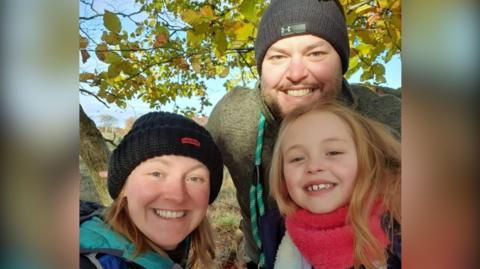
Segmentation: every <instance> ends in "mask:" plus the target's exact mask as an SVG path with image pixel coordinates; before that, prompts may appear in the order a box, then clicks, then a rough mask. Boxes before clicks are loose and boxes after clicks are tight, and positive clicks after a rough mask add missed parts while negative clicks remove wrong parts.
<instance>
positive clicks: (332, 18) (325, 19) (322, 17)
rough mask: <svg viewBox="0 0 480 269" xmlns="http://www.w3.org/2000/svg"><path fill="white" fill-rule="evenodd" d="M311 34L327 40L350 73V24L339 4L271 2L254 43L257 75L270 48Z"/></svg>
mask: <svg viewBox="0 0 480 269" xmlns="http://www.w3.org/2000/svg"><path fill="white" fill-rule="evenodd" d="M301 34H312V35H315V36H319V37H321V38H323V39H325V40H327V41H328V42H329V43H330V44H331V45H332V46H333V48H334V49H335V50H336V51H337V53H338V55H339V56H340V59H341V61H342V71H343V73H344V74H345V72H346V71H347V70H348V60H349V55H350V46H349V43H348V33H347V24H346V21H345V15H344V13H343V9H342V6H341V5H340V3H339V2H338V0H272V2H271V4H270V6H268V8H267V9H266V10H265V13H264V14H263V16H262V19H261V20H260V24H259V27H258V33H257V38H256V40H255V60H256V63H257V70H258V73H259V74H260V75H261V74H262V62H263V58H264V57H265V53H266V52H267V50H268V48H269V47H270V46H271V45H272V44H273V43H275V42H276V41H278V40H280V39H282V38H285V37H289V36H292V35H301Z"/></svg>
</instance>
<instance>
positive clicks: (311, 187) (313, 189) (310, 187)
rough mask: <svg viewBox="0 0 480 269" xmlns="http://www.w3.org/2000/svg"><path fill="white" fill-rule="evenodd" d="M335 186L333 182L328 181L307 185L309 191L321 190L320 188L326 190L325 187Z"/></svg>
mask: <svg viewBox="0 0 480 269" xmlns="http://www.w3.org/2000/svg"><path fill="white" fill-rule="evenodd" d="M331 187H333V184H332V183H326V184H316V185H310V186H308V187H307V190H308V191H319V190H324V189H330V188H331Z"/></svg>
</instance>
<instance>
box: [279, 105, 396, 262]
mask: <svg viewBox="0 0 480 269" xmlns="http://www.w3.org/2000/svg"><path fill="white" fill-rule="evenodd" d="M270 189H271V191H270V192H271V194H272V196H273V197H274V199H275V200H276V201H277V204H278V207H279V209H280V212H281V213H282V214H283V215H284V216H285V226H286V230H287V231H286V233H285V236H284V238H283V239H282V243H281V244H280V247H279V250H278V253H277V259H276V261H275V267H276V268H309V269H310V268H315V269H322V268H328V269H339V268H341V269H345V268H351V267H354V268H362V267H364V268H365V267H366V268H387V267H388V268H400V267H401V266H400V241H399V240H400V237H399V227H398V226H399V225H398V224H399V222H400V145H399V142H398V141H397V140H396V139H395V138H394V137H392V135H391V134H390V132H389V131H388V130H386V129H385V128H384V126H383V125H381V124H379V123H377V122H374V121H372V120H370V119H367V118H365V117H363V116H361V115H359V114H357V113H355V112H353V111H351V110H350V109H348V108H346V107H343V106H341V105H338V104H334V103H324V104H317V105H315V106H312V107H310V108H304V109H301V110H297V111H294V112H292V113H290V114H289V115H288V116H287V117H286V118H285V119H284V121H283V122H282V126H281V128H280V131H279V135H278V139H277V142H276V144H275V148H274V153H273V159H272V165H271V169H270Z"/></svg>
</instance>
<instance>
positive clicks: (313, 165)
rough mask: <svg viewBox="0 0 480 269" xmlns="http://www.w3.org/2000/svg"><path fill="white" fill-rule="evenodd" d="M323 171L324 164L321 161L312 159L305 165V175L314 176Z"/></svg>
mask: <svg viewBox="0 0 480 269" xmlns="http://www.w3.org/2000/svg"><path fill="white" fill-rule="evenodd" d="M324 170H325V164H324V161H323V160H322V159H312V160H311V161H310V162H309V163H308V165H307V173H309V174H315V173H318V172H322V171H324Z"/></svg>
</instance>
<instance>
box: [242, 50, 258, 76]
mask: <svg viewBox="0 0 480 269" xmlns="http://www.w3.org/2000/svg"><path fill="white" fill-rule="evenodd" d="M238 55H240V58H242V60H243V61H244V62H245V65H246V66H247V67H248V70H250V73H251V74H252V76H253V77H255V74H254V73H253V70H252V67H251V66H250V65H249V64H248V62H247V60H246V59H245V57H243V53H241V52H238Z"/></svg>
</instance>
